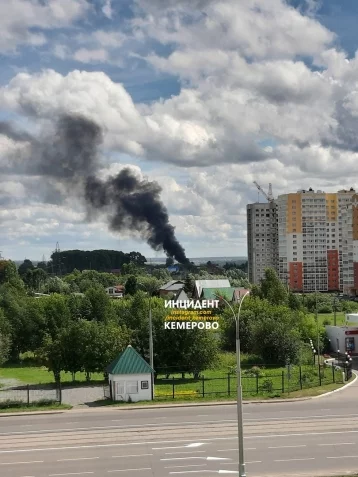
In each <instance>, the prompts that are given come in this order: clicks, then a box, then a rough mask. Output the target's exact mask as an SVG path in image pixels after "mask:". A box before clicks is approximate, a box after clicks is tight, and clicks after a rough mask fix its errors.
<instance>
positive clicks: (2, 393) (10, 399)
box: [0, 384, 62, 407]
mask: <svg viewBox="0 0 358 477" xmlns="http://www.w3.org/2000/svg"><path fill="white" fill-rule="evenodd" d="M45 401H49V402H50V401H51V402H56V403H59V404H61V402H62V389H61V386H60V385H59V386H56V385H53V386H41V385H31V384H27V385H25V386H12V387H6V388H0V407H1V405H4V404H6V403H12V404H14V403H16V404H19V405H20V404H23V405H24V406H30V405H31V404H35V403H40V402H45Z"/></svg>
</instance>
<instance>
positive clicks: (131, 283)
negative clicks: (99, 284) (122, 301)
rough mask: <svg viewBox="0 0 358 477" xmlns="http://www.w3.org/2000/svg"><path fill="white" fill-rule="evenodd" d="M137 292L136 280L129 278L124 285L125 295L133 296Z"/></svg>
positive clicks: (133, 277)
mask: <svg viewBox="0 0 358 477" xmlns="http://www.w3.org/2000/svg"><path fill="white" fill-rule="evenodd" d="M136 292H137V279H136V277H135V276H134V275H132V276H130V277H129V278H128V279H127V281H126V284H125V293H126V295H135V294H136Z"/></svg>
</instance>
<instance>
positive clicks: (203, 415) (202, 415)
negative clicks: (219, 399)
mask: <svg viewBox="0 0 358 477" xmlns="http://www.w3.org/2000/svg"><path fill="white" fill-rule="evenodd" d="M197 417H209V414H198V415H197Z"/></svg>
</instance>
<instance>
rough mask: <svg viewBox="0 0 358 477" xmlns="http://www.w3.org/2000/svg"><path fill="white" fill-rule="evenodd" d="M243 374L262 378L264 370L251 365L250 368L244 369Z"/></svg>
mask: <svg viewBox="0 0 358 477" xmlns="http://www.w3.org/2000/svg"><path fill="white" fill-rule="evenodd" d="M243 374H244V375H245V376H250V377H256V376H258V377H259V378H262V377H263V376H265V373H264V371H263V370H262V369H261V368H259V367H258V366H253V367H252V368H251V369H246V370H245V371H244V373H243Z"/></svg>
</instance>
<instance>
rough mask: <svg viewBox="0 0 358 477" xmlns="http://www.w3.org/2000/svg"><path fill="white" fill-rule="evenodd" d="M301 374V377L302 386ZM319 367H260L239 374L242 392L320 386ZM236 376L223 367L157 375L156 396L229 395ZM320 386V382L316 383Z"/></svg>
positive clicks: (326, 379) (327, 378)
mask: <svg viewBox="0 0 358 477" xmlns="http://www.w3.org/2000/svg"><path fill="white" fill-rule="evenodd" d="M321 372H322V373H323V376H322V377H321V382H322V384H323V385H328V384H332V383H333V370H332V369H331V368H326V369H324V370H323V369H322V370H321ZM300 378H301V381H302V388H303V389H302V390H301V389H300V388H301V383H300ZM334 380H335V382H336V383H337V384H341V383H342V382H343V380H342V374H341V373H339V372H335V374H334ZM319 384H320V381H319V376H318V369H317V367H314V366H302V367H301V373H300V369H299V367H292V369H291V374H290V376H288V373H287V369H285V368H271V369H270V368H268V369H263V370H262V371H261V375H259V376H252V375H249V376H248V375H245V371H243V374H242V388H243V396H244V397H248V398H250V399H252V398H255V397H265V396H267V395H276V396H279V395H282V394H283V393H285V392H287V391H290V392H294V391H301V392H302V391H303V390H304V389H306V388H312V387H315V386H319ZM236 386H237V379H236V375H235V374H231V375H230V376H229V375H228V373H227V371H225V370H221V371H219V370H217V371H207V372H204V373H203V376H202V377H201V378H199V379H197V380H194V379H192V378H188V379H181V377H180V376H179V375H174V379H173V377H171V378H170V379H158V380H157V381H156V385H155V394H156V396H157V398H158V399H160V398H161V399H168V398H171V399H173V394H174V397H175V398H180V397H187V398H189V397H196V398H200V397H201V398H203V397H205V396H210V395H211V396H214V397H216V398H217V397H220V396H222V397H226V398H227V397H230V395H234V394H235V392H236ZM319 387H321V386H319Z"/></svg>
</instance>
